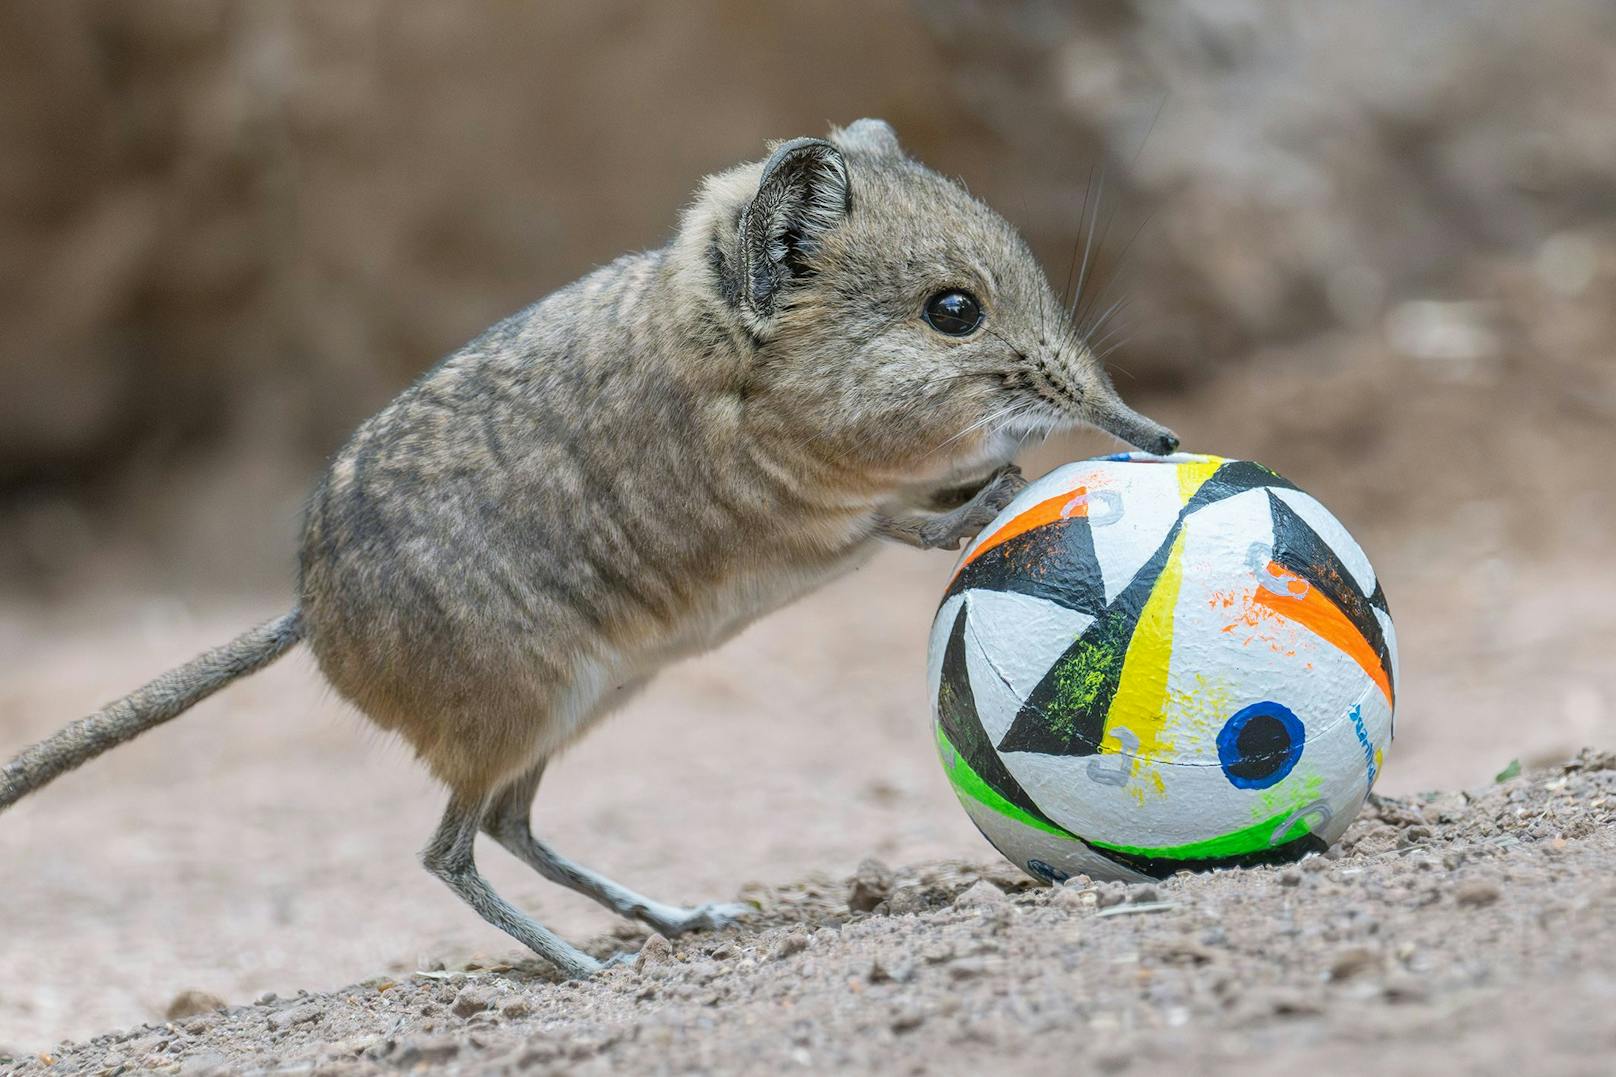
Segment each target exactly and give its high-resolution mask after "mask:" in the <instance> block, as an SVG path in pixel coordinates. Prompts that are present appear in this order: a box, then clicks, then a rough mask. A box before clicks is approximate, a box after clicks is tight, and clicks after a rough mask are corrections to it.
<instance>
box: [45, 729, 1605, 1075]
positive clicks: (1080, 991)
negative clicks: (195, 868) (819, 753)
mask: <svg viewBox="0 0 1616 1077" xmlns="http://www.w3.org/2000/svg"><path fill="white" fill-rule="evenodd" d="M1613 768H1616V756H1613V755H1611V754H1608V753H1606V754H1595V753H1585V754H1583V755H1582V756H1580V757H1579V758H1578V759H1577V760H1575V761H1573V762H1572V763H1571V764H1570V765H1568V766H1566V767H1563V768H1557V769H1555V770H1553V771H1550V772H1547V773H1543V774H1536V775H1532V776H1531V777H1529V778H1516V779H1514V780H1513V781H1510V782H1508V783H1504V784H1502V785H1500V786H1496V787H1493V788H1489V789H1485V790H1483V791H1481V792H1480V793H1479V794H1477V795H1475V796H1466V795H1464V794H1451V795H1447V796H1435V797H1430V798H1422V799H1421V800H1418V801H1415V800H1409V801H1397V800H1389V799H1384V798H1383V799H1381V800H1380V801H1379V802H1378V803H1375V804H1372V805H1371V806H1370V808H1369V810H1368V811H1367V812H1366V813H1365V815H1364V816H1363V817H1361V818H1360V820H1359V822H1358V823H1356V824H1355V825H1354V827H1353V828H1352V830H1350V831H1349V832H1348V834H1347V837H1346V838H1345V839H1344V841H1343V842H1342V843H1341V844H1340V845H1339V846H1337V847H1336V848H1334V849H1332V850H1331V851H1330V852H1329V853H1327V854H1325V855H1322V856H1312V857H1309V858H1307V859H1306V860H1304V861H1302V862H1301V863H1300V864H1298V865H1293V866H1290V867H1286V868H1283V869H1257V870H1251V871H1241V872H1218V873H1213V874H1209V875H1200V876H1195V875H1189V874H1187V873H1186V874H1181V875H1179V876H1176V877H1174V878H1172V879H1169V880H1167V881H1165V882H1163V883H1160V884H1155V885H1149V886H1133V887H1129V886H1124V885H1122V884H1094V883H1092V882H1090V881H1089V880H1088V879H1087V878H1084V877H1080V878H1077V879H1073V880H1070V881H1069V882H1067V883H1066V884H1065V885H1063V886H1060V887H1056V888H1043V887H1034V886H1032V885H1031V883H1030V881H1029V880H1025V879H1018V878H1016V877H1014V876H1013V875H1011V874H1010V873H1009V872H1008V870H1007V868H1006V867H1005V866H1004V865H1003V864H1002V863H1001V864H999V865H989V866H985V867H982V866H974V865H972V864H961V863H950V864H932V865H925V866H922V867H920V868H916V869H911V870H907V871H900V872H897V873H893V872H892V871H891V870H890V869H888V868H886V867H885V866H884V865H880V864H878V863H875V862H869V863H866V864H864V865H861V867H860V870H859V873H858V875H857V876H856V878H855V879H852V880H834V879H831V878H828V877H817V878H811V879H809V880H807V881H805V882H800V883H797V884H793V885H789V886H784V887H778V888H774V887H766V886H755V887H751V888H748V890H747V891H746V893H745V896H746V897H747V898H748V899H750V900H751V902H752V903H753V904H754V905H755V906H756V908H757V912H756V913H755V914H754V916H753V921H752V922H751V923H749V924H747V925H746V926H743V927H739V928H731V929H727V930H726V931H724V932H722V933H719V934H715V935H705V936H697V937H693V938H691V939H688V940H679V941H677V942H675V943H672V944H670V943H669V942H668V940H665V939H663V938H662V937H661V936H660V935H658V936H653V937H652V938H650V939H649V940H645V941H642V939H641V937H639V936H637V935H634V934H632V933H630V932H626V931H625V932H621V933H619V934H618V935H617V936H616V937H608V938H602V939H597V940H595V942H594V944H593V946H592V949H594V950H595V951H596V952H598V953H600V954H602V955H605V954H607V953H610V952H613V951H614V950H620V949H622V948H623V947H628V948H630V949H635V948H638V949H639V957H638V958H637V960H636V961H634V962H633V963H632V964H630V965H625V966H623V967H617V968H612V969H610V970H608V971H607V972H606V973H604V974H602V975H601V976H599V977H596V978H595V979H593V980H590V981H587V982H581V983H556V982H554V981H553V980H552V979H551V977H550V976H549V975H548V974H547V973H546V972H545V970H543V969H541V968H536V967H534V966H533V965H532V964H530V963H518V964H504V963H490V962H487V961H473V962H469V963H463V964H459V965H457V966H455V967H454V968H451V969H444V970H428V971H423V972H416V973H414V974H396V975H383V976H375V977H372V978H371V979H369V980H367V981H365V982H364V983H362V984H359V985H356V986H354V987H350V988H346V989H343V990H340V991H336V992H330V993H319V992H316V993H305V992H298V993H297V994H296V995H294V996H291V997H287V998H278V997H274V996H266V997H265V998H263V999H261V1000H259V1001H258V1002H257V1003H256V1004H253V1005H241V1006H233V1007H226V1008H219V1009H214V1008H211V1007H213V1006H214V1005H216V1000H193V1001H192V1002H191V1004H190V1005H189V1006H187V1007H186V1009H200V1010H201V1012H194V1013H185V1012H177V1014H176V1016H175V1019H173V1020H171V1021H166V1022H162V1023H149V1024H146V1025H143V1026H140V1027H137V1028H133V1029H129V1030H127V1031H124V1032H119V1033H108V1034H105V1035H102V1036H98V1037H96V1038H95V1039H93V1040H91V1041H89V1042H87V1043H81V1044H72V1045H63V1046H62V1047H60V1048H58V1049H56V1050H54V1051H51V1052H49V1053H45V1054H41V1055H38V1056H35V1057H33V1058H27V1059H21V1060H19V1061H18V1062H17V1063H16V1065H15V1069H16V1072H18V1073H45V1072H50V1073H111V1074H117V1073H121V1072H128V1071H139V1072H170V1073H176V1072H177V1073H180V1074H191V1075H199V1074H225V1073H240V1072H245V1073H259V1072H315V1073H329V1074H339V1073H340V1074H357V1073H377V1072H392V1071H397V1070H401V1069H405V1070H408V1069H419V1068H421V1067H430V1068H433V1069H435V1070H441V1071H443V1072H451V1073H456V1072H458V1073H487V1072H517V1071H525V1072H580V1073H617V1072H631V1073H642V1072H714V1073H732V1072H791V1071H795V1070H804V1071H808V1072H827V1071H829V1072H845V1071H849V1070H851V1071H858V1072H871V1073H921V1072H925V1073H962V1074H965V1073H982V1072H1006V1071H1009V1070H1015V1071H1028V1070H1033V1069H1040V1070H1051V1069H1053V1070H1054V1071H1056V1072H1075V1071H1077V1070H1080V1069H1081V1070H1088V1069H1093V1070H1096V1071H1100V1072H1119V1071H1124V1070H1130V1069H1131V1070H1135V1071H1141V1072H1144V1071H1167V1070H1182V1069H1183V1068H1184V1066H1185V1063H1186V1060H1187V1059H1193V1060H1194V1061H1193V1064H1192V1066H1191V1068H1192V1069H1193V1071H1194V1072H1203V1073H1225V1072H1227V1073H1257V1074H1267V1073H1272V1074H1293V1073H1296V1072H1299V1071H1300V1070H1301V1069H1302V1068H1303V1067H1306V1068H1308V1069H1311V1070H1313V1071H1315V1072H1344V1071H1348V1070H1351V1071H1355V1072H1372V1073H1386V1074H1402V1073H1407V1074H1422V1075H1423V1074H1427V1073H1431V1072H1450V1073H1451V1072H1466V1073H1478V1074H1515V1073H1523V1072H1524V1073H1533V1074H1558V1073H1568V1074H1572V1073H1587V1074H1593V1073H1603V1072H1608V1063H1609V1057H1610V1052H1611V1051H1612V1050H1616V1025H1613V1024H1612V1023H1611V1021H1610V1020H1609V1013H1610V1008H1611V1006H1612V1005H1613V1004H1616V976H1613V974H1612V969H1611V968H1610V966H1609V964H1608V963H1601V962H1598V961H1597V960H1592V959H1591V955H1592V954H1596V953H1601V952H1604V953H1608V952H1609V950H1610V948H1611V947H1612V946H1616V883H1613V882H1612V880H1611V879H1610V877H1609V873H1608V866H1609V864H1610V863H1611V860H1612V856H1613V854H1616V831H1613V830H1612V827H1611V825H1610V824H1611V823H1612V821H1613V820H1616V769H1613ZM1572 881H1575V883H1576V884H1577V885H1568V883H1569V882H1572ZM1006 891H1009V892H1008V893H1007V892H1006ZM850 906H856V908H854V907H850Z"/></svg>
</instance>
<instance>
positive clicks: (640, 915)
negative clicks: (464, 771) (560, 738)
mask: <svg viewBox="0 0 1616 1077" xmlns="http://www.w3.org/2000/svg"><path fill="white" fill-rule="evenodd" d="M543 774H544V764H543V763H540V764H539V765H538V766H536V767H534V768H533V769H532V770H530V771H528V772H527V773H526V774H524V775H522V776H521V777H520V778H518V779H516V780H515V781H514V782H512V783H511V784H510V785H508V786H506V787H505V788H504V789H503V790H501V791H500V793H499V794H498V795H497V796H496V797H494V799H493V801H492V803H490V804H489V806H488V809H487V812H486V814H484V816H483V829H484V830H485V831H487V832H488V834H489V836H490V837H492V838H493V839H494V840H495V841H497V842H499V843H500V844H501V845H503V846H504V847H505V848H506V849H508V850H510V852H511V854H512V855H513V856H515V857H516V858H517V859H518V860H520V861H522V863H524V864H526V865H527V866H528V867H530V868H532V869H533V870H534V871H536V872H538V873H539V874H540V875H542V876H544V877H545V878H546V879H549V880H550V881H551V882H553V883H560V884H561V885H562V886H565V887H567V888H568V889H570V890H576V891H577V892H578V893H580V894H584V895H585V896H587V897H591V898H593V899H594V900H596V901H598V902H600V903H601V904H602V905H604V906H606V907H607V908H608V909H611V910H612V911H613V912H615V913H617V914H618V915H619V916H626V917H628V918H630V919H633V920H639V921H640V922H641V923H643V924H645V925H647V926H648V927H650V928H651V929H652V930H654V931H658V932H661V933H662V934H663V935H666V936H667V937H669V938H672V937H673V936H675V935H682V934H684V933H685V932H687V931H696V930H699V929H701V928H716V927H723V926H725V925H726V924H730V923H733V922H735V920H737V919H738V918H739V917H741V916H742V915H744V914H745V913H746V912H747V911H748V906H746V905H739V904H730V905H726V904H709V905H697V906H695V907H694V908H684V907H682V906H678V905H664V904H663V903H662V902H660V901H652V900H651V899H650V898H647V897H642V896H640V895H639V894H636V893H635V892H634V891H632V890H630V889H628V888H627V887H623V886H619V885H618V884H617V883H614V882H612V881H611V880H610V879H608V878H606V877H605V876H602V875H597V874H595V873H594V872H592V871H590V870H589V869H588V868H586V867H583V866H581V865H578V864H574V863H573V862H572V861H570V860H568V859H566V858H565V857H563V856H561V855H560V854H558V853H557V852H556V851H555V850H554V849H551V848H550V847H549V846H548V845H546V844H544V843H543V842H542V841H540V840H539V839H537V838H535V837H534V836H533V831H532V829H531V828H530V826H529V821H528V820H529V816H530V815H531V814H532V811H533V796H534V794H535V793H537V792H538V789H539V778H540V777H542V776H543Z"/></svg>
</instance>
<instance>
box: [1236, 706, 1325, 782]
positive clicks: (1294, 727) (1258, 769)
mask: <svg viewBox="0 0 1616 1077" xmlns="http://www.w3.org/2000/svg"><path fill="white" fill-rule="evenodd" d="M1306 741H1307V731H1306V730H1305V729H1303V727H1302V720H1301V719H1300V718H1298V717H1296V715H1295V714H1293V713H1291V710H1290V708H1289V707H1286V706H1285V705H1284V704H1281V703H1275V702H1273V701H1271V700H1270V701H1266V702H1263V703H1253V704H1252V705H1251V706H1249V707H1245V708H1243V709H1241V710H1240V711H1237V712H1236V713H1235V715H1234V716H1233V717H1231V718H1230V719H1229V720H1228V721H1227V722H1224V723H1223V728H1222V729H1221V730H1219V731H1218V762H1219V763H1221V764H1222V765H1223V775H1224V777H1226V778H1228V779H1229V782H1230V784H1232V785H1233V786H1235V788H1237V789H1267V788H1268V787H1269V786H1271V785H1277V784H1278V783H1279V782H1281V781H1284V780H1285V776H1286V775H1287V774H1289V773H1290V772H1291V770H1292V769H1293V768H1294V767H1295V766H1296V761H1297V760H1298V759H1300V758H1302V747H1303V745H1304V744H1305V743H1306Z"/></svg>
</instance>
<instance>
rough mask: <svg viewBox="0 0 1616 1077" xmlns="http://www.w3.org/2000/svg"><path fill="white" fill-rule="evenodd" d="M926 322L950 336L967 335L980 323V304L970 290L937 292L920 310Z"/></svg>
mask: <svg viewBox="0 0 1616 1077" xmlns="http://www.w3.org/2000/svg"><path fill="white" fill-rule="evenodd" d="M921 317H923V318H925V319H926V324H927V325H929V326H931V327H932V328H933V329H935V330H937V331H938V332H939V333H943V334H945V335H947V336H951V337H963V336H969V335H970V334H972V333H974V332H976V327H977V326H979V325H981V324H982V304H980V303H978V302H977V301H976V296H974V295H972V294H971V293H970V292H961V291H951V292H938V293H937V294H936V295H934V296H932V297H931V298H930V299H928V300H926V309H925V310H923V311H922V312H921Z"/></svg>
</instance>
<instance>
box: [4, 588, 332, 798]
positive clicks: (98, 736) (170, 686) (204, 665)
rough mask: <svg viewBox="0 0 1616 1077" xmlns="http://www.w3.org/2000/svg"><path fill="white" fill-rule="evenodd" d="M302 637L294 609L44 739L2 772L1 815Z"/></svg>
mask: <svg viewBox="0 0 1616 1077" xmlns="http://www.w3.org/2000/svg"><path fill="white" fill-rule="evenodd" d="M302 638H303V615H302V613H301V612H300V611H298V610H293V611H292V612H291V613H288V614H286V615H285V616H284V617H277V618H276V619H275V620H273V621H266V622H265V623H264V624H261V625H259V626H258V627H257V628H254V629H252V630H251V631H250V632H245V633H243V634H242V635H240V636H237V637H236V638H235V639H233V640H231V641H230V642H229V643H226V644H224V645H223V646H220V647H215V648H213V650H211V651H206V652H204V653H202V654H199V655H197V656H196V657H195V658H193V659H191V660H190V661H189V662H187V663H185V665H183V666H180V667H179V668H178V669H171V670H169V671H168V672H167V673H165V674H163V675H162V676H161V677H158V678H157V679H156V680H154V681H152V682H151V683H150V684H148V685H146V686H145V687H144V688H138V689H136V690H135V691H133V692H131V693H130V694H129V695H127V696H124V697H123V698H122V699H120V700H118V701H117V702H116V703H109V704H107V705H106V706H105V707H102V708H101V709H100V710H98V711H96V712H95V713H94V714H92V715H90V716H89V717H88V718H80V719H79V720H78V721H76V722H74V723H73V724H72V725H70V726H67V727H66V728H64V729H61V730H59V731H57V732H56V733H54V734H52V735H51V736H49V737H46V738H45V739H44V740H42V741H40V742H39V743H38V744H36V745H34V746H33V747H32V748H29V749H27V750H25V751H24V752H23V753H22V754H21V755H19V756H18V757H17V758H15V759H13V760H12V761H11V762H9V763H7V764H6V765H5V767H4V769H0V811H4V810H5V809H6V808H9V807H11V805H13V804H15V803H16V802H17V801H19V800H21V799H22V798H23V797H25V796H27V795H28V794H29V793H32V792H33V791H34V790H35V789H38V788H39V787H40V786H42V785H44V784H45V783H47V782H49V781H51V780H52V779H54V778H56V777H58V776H60V775H62V774H66V773H67V772H68V771H70V770H72V769H73V768H74V767H76V766H79V765H80V764H82V763H87V762H89V761H90V760H91V759H94V758H95V757H96V756H98V755H100V754H101V753H102V752H104V751H106V750H107V749H109V748H115V747H117V746H118V745H120V744H122V743H123V742H124V741H126V740H129V739H131V738H133V737H135V736H138V735H139V734H141V733H144V732H146V730H148V729H151V728H152V727H153V726H159V725H162V724H163V723H164V722H166V721H168V720H169V719H170V718H177V717H178V716H179V715H181V714H183V713H184V712H185V711H187V710H190V709H191V708H192V707H194V706H196V705H197V704H198V703H200V702H202V701H203V700H204V699H206V698H208V697H209V696H211V695H212V694H213V693H215V692H217V691H218V690H219V689H221V688H223V687H224V686H225V685H227V684H229V683H230V682H231V681H234V680H236V679H237V678H240V677H245V676H247V674H249V673H256V672H258V671H259V670H261V669H263V668H264V667H265V666H267V665H269V664H270V663H271V662H273V661H275V659H277V658H279V657H280V656H281V655H283V654H285V653H286V652H287V651H289V650H291V649H292V648H293V647H294V646H296V645H297V642H298V640H300V639H302Z"/></svg>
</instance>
